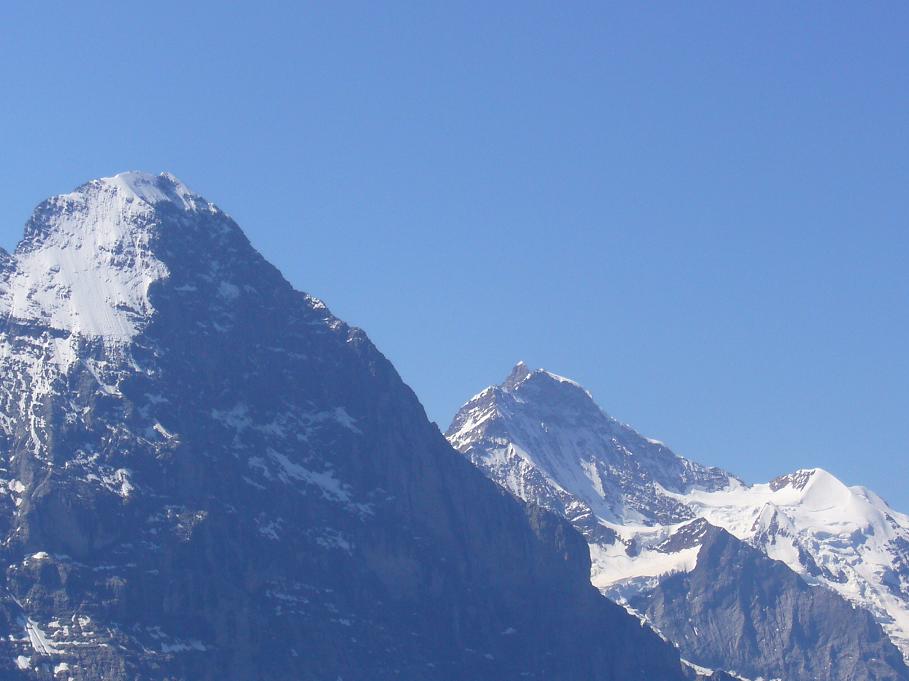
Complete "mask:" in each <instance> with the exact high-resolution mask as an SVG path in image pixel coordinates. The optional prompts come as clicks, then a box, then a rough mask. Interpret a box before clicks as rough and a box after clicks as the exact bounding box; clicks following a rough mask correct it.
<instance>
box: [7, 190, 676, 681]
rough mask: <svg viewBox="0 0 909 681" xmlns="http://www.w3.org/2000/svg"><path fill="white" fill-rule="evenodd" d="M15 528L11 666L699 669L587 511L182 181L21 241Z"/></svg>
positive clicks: (49, 211) (58, 669)
mask: <svg viewBox="0 0 909 681" xmlns="http://www.w3.org/2000/svg"><path fill="white" fill-rule="evenodd" d="M288 209H290V208H288ZM0 538H2V543H0V559H2V561H3V565H4V566H5V568H4V571H3V573H2V578H0V636H2V640H0V678H3V679H17V678H23V679H28V678H32V679H34V678H37V679H42V680H49V679H55V680H57V681H60V680H61V679H70V680H72V681H98V680H99V679H103V680H106V681H126V680H129V681H165V680H169V681H176V680H179V681H206V680H212V681H213V680H215V679H217V680H218V681H233V680H236V681H241V680H242V681H248V680H250V679H259V680H263V681H269V680H275V681H277V680H278V679H281V680H284V679H301V680H313V681H315V680H319V681H324V680H331V681H336V680H338V681H340V680H344V681H357V680H360V679H362V680H366V679H369V680H371V681H372V680H382V679H404V680H416V679H420V680H423V679H426V680H430V681H431V680H440V681H441V680H452V681H454V680H456V679H457V680H460V679H481V680H482V679H489V680H493V679H495V680H498V679H564V680H566V681H575V680H578V679H601V680H613V679H615V680H618V679H622V680H633V679H638V680H641V681H644V680H648V681H653V680H654V679H665V680H667V681H675V680H680V679H682V678H683V671H682V666H681V664H680V662H679V657H678V653H677V651H675V650H674V649H673V648H672V647H671V646H669V645H667V644H665V643H664V642H663V641H662V640H661V639H660V638H659V637H658V636H657V635H656V634H655V633H653V632H652V631H651V630H650V629H649V628H647V627H642V626H641V624H640V623H639V621H638V620H637V619H635V618H633V617H631V616H629V615H628V614H627V613H626V612H625V611H624V610H623V609H621V608H619V607H618V606H616V605H614V604H612V603H610V602H609V601H607V600H606V599H605V598H603V597H602V596H601V595H600V594H599V593H598V592H597V591H596V590H595V589H594V588H593V587H592V586H591V585H590V583H589V570H590V563H589V558H588V551H587V547H586V545H585V543H584V541H583V539H582V538H581V537H580V536H579V535H578V534H577V533H576V532H575V531H574V530H573V529H572V528H571V527H570V526H569V524H568V523H566V522H564V521H563V520H561V519H559V518H557V517H555V516H554V515H552V514H550V513H548V512H546V511H543V510H541V509H539V508H538V507H535V506H528V505H524V504H522V503H520V502H518V501H516V500H515V499H513V498H512V497H511V496H510V495H508V494H506V493H504V492H503V491H502V490H501V489H500V488H498V487H497V486H496V485H494V484H493V483H491V482H490V481H488V480H487V479H486V478H485V477H484V476H483V475H482V474H481V473H480V472H479V471H477V470H476V469H475V468H474V467H473V466H471V465H470V464H469V463H468V462H467V461H465V460H464V459H463V457H461V456H459V455H457V454H456V453H455V452H454V451H453V450H452V449H451V447H450V446H449V445H448V443H447V442H446V441H445V439H444V438H443V437H442V435H441V434H440V433H439V432H438V430H437V429H436V428H435V427H434V426H432V425H431V424H430V423H429V422H428V421H427V419H426V417H425V414H424V412H423V409H422V407H421V406H420V404H419V402H418V401H417V399H416V397H415V396H414V395H413V393H412V392H411V391H410V390H409V389H408V388H407V386H405V385H404V384H403V383H402V381H401V379H400V378H399V377H398V375H397V373H396V372H395V370H394V368H393V367H392V366H391V364H390V363H389V362H388V361H387V360H386V359H385V358H384V357H383V356H382V355H381V354H380V353H379V352H378V350H376V348H375V347H374V346H373V345H372V343H370V341H369V339H368V338H367V337H366V335H365V334H364V333H363V332H362V331H360V330H359V329H355V328H351V327H349V326H347V325H346V324H344V323H343V322H342V321H340V320H338V319H336V318H335V317H333V316H332V315H331V313H330V312H329V311H328V310H327V308H326V307H325V305H324V304H322V303H321V302H320V301H319V300H317V299H315V298H313V297H311V296H308V295H306V294H303V293H299V292H297V291H295V290H293V288H292V287H291V286H290V285H289V284H288V283H287V282H286V281H285V280H284V279H283V278H282V277H281V275H280V273H279V272H278V271H277V270H276V269H275V268H274V267H272V266H271V265H270V264H268V263H267V262H266V261H265V260H264V259H263V258H262V257H261V256H260V255H259V254H258V253H257V252H256V251H255V250H253V248H252V247H251V246H250V244H249V242H248V241H247V239H246V237H245V236H244V235H243V233H242V232H241V231H240V229H239V227H238V226H237V225H236V224H235V223H234V222H233V220H231V219H230V217H228V216H227V215H226V214H225V213H224V212H222V211H221V210H220V209H218V208H217V207H216V206H214V205H213V204H211V203H209V202H208V201H207V200H205V199H204V198H202V197H201V196H198V195H197V194H195V193H193V192H192V191H190V190H189V189H188V188H187V187H186V186H184V185H183V184H182V183H180V182H179V181H178V180H176V179H175V178H174V177H172V176H170V175H160V176H151V175H146V174H142V173H126V174H123V175H118V176H115V177H111V178H105V179H101V180H95V181H92V182H89V183H88V184H86V185H83V186H82V187H79V188H78V189H77V190H75V191H74V192H72V193H69V194H64V195H62V196H57V197H54V198H52V199H50V200H48V201H46V202H44V203H42V204H41V205H40V206H38V208H37V209H36V210H35V213H34V215H33V216H32V218H31V220H30V221H29V223H28V225H27V227H26V232H25V237H24V239H23V240H22V242H21V243H20V244H19V246H18V248H17V249H16V251H15V253H14V254H12V255H10V254H7V253H5V252H4V253H2V254H0Z"/></svg>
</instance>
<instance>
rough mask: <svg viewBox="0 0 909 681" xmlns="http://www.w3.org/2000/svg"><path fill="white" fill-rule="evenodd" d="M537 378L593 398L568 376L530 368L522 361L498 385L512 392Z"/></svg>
mask: <svg viewBox="0 0 909 681" xmlns="http://www.w3.org/2000/svg"><path fill="white" fill-rule="evenodd" d="M538 379H542V380H543V381H544V382H546V383H550V384H554V385H562V386H565V387H570V388H572V389H576V390H580V391H581V392H583V393H584V394H585V395H586V396H587V397H589V398H591V399H593V396H592V395H591V394H590V392H589V391H588V390H587V389H586V388H584V387H583V386H582V385H581V384H580V383H578V382H577V381H573V380H571V379H570V378H565V377H564V376H560V375H559V374H554V373H552V372H551V371H546V369H531V368H529V367H528V366H527V365H526V364H525V363H524V362H523V361H521V362H518V363H517V364H515V366H514V368H513V369H512V370H511V373H510V374H508V377H507V378H506V379H505V381H504V382H503V383H502V384H501V385H500V386H499V387H500V388H501V389H502V390H505V391H506V392H512V391H514V390H517V389H518V388H520V387H521V386H522V385H524V384H525V383H527V382H528V381H534V382H536V381H537V380H538Z"/></svg>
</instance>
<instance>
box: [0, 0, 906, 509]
mask: <svg viewBox="0 0 909 681" xmlns="http://www.w3.org/2000/svg"><path fill="white" fill-rule="evenodd" d="M17 4H20V5H21V6H19V7H12V5H13V3H7V4H6V5H4V6H3V8H2V9H0V57H2V58H0V87H2V93H3V96H2V98H0V131H2V132H0V135H2V159H3V162H2V163H0V244H2V245H3V246H5V247H7V248H12V247H13V246H14V245H15V243H16V241H17V240H18V238H19V236H20V234H21V230H22V225H23V223H24V222H25V220H26V219H27V217H28V215H29V213H30V211H31V209H32V207H33V206H34V205H35V204H36V203H38V202H39V201H40V200H41V199H42V198H44V197H46V196H48V195H50V194H55V193H59V192H63V191H68V190H70V189H71V188H73V187H74V186H76V185H78V184H80V183H82V182H83V181H85V180H87V179H90V178H92V177H96V176H104V175H110V174H113V173H115V172H119V171H122V170H127V169H143V170H149V171H160V170H165V169H166V170H169V171H171V172H173V173H174V174H176V175H177V176H178V177H180V178H181V179H183V180H184V181H185V182H187V183H188V184H189V185H190V186H191V187H193V188H195V189H196V190H197V191H199V192H201V193H203V194H205V195H206V196H208V197H209V198H210V199H212V200H214V201H215V202H217V203H218V204H219V205H221V206H222V207H223V208H224V209H225V210H227V211H228V212H230V213H231V214H232V215H233V216H234V217H235V218H236V219H237V220H238V222H239V223H240V224H241V225H242V226H243V227H244V229H245V230H246V231H247V234H248V235H249V237H250V239H251V240H252V242H253V243H254V244H255V245H256V246H257V247H258V248H259V249H260V250H261V251H262V252H263V253H264V254H265V255H266V256H267V257H268V258H269V259H271V260H272V261H273V262H274V263H275V264H277V265H278V266H279V267H280V268H281V269H282V271H283V272H284V273H285V275H286V276H287V277H288V278H289V279H290V280H291V281H292V282H293V283H294V284H295V285H296V286H297V287H298V288H301V289H303V290H306V291H309V292H312V293H314V294H316V295H318V296H320V297H322V298H324V299H325V300H326V302H327V303H328V304H329V306H330V307H331V308H332V310H333V311H334V312H335V313H336V314H338V315H339V316H341V317H343V318H345V319H346V320H348V321H350V322H352V323H354V324H357V325H359V326H362V327H364V328H365V329H366V330H367V331H368V332H369V334H370V336H371V337H372V338H373V340H374V341H375V342H376V343H377V344H378V346H379V347H380V348H381V349H382V350H383V351H384V352H385V353H386V355H388V356H389V358H390V359H392V361H394V363H395V364H396V365H397V367H398V369H399V371H400V372H401V374H402V376H403V377H404V379H405V380H406V381H407V382H408V383H409V384H410V385H411V386H412V387H413V388H414V390H415V391H416V392H417V393H418V395H419V396H420V397H421V399H422V400H423V402H424V404H425V405H426V408H427V411H428V413H429V415H430V417H431V418H432V419H434V420H436V421H437V422H439V423H440V425H442V427H443V429H444V426H446V425H447V423H448V420H449V419H450V417H451V415H452V414H453V412H454V411H455V410H456V408H457V407H458V405H459V403H460V402H462V401H463V400H464V399H466V398H467V397H469V396H470V395H471V394H473V393H475V392H477V391H479V390H480V389H481V388H483V387H484V386H485V385H487V384H489V383H492V382H498V381H499V380H501V379H502V378H503V377H504V375H505V374H506V373H507V372H508V371H509V369H510V367H511V365H512V364H514V362H515V361H516V360H518V359H524V360H525V361H527V362H528V364H531V365H534V366H545V367H547V368H549V369H551V370H553V371H556V372H558V373H562V374H565V375H568V376H571V377H573V378H576V379H577V380H579V381H581V382H582V383H584V384H585V385H586V386H587V387H589V388H590V389H591V390H592V391H593V393H594V395H595V397H596V398H597V399H598V401H599V402H600V403H601V405H602V406H603V407H604V408H606V409H607V410H608V411H609V412H610V413H612V414H613V415H614V416H616V417H618V418H620V419H622V420H624V421H627V422H629V423H632V424H633V425H635V426H636V427H637V428H639V429H640V430H642V431H643V432H644V433H646V434H647V435H650V436H653V437H657V438H660V439H662V440H665V441H666V442H668V443H669V444H670V445H672V446H673V447H674V448H675V449H676V450H677V451H678V452H679V453H681V454H684V455H687V456H690V457H692V458H695V459H698V460H700V461H703V462H706V463H711V464H718V465H722V466H724V467H726V468H728V469H730V470H732V471H734V472H736V473H738V474H740V475H742V476H743V477H745V478H746V479H748V480H751V481H759V480H764V479H767V478H769V477H771V476H774V475H777V474H779V473H783V472H786V471H789V470H791V469H793V468H797V467H807V466H822V467H824V468H827V469H829V470H831V471H832V472H834V473H835V474H837V475H839V476H840V477H841V478H843V479H844V480H845V481H846V482H849V483H853V484H859V483H860V484H866V485H868V486H870V487H872V488H873V489H875V490H877V491H878V492H880V493H881V494H883V495H884V496H885V497H886V498H888V499H889V500H890V501H891V502H892V503H893V504H894V505H896V506H897V507H898V508H901V509H902V510H904V511H909V489H907V486H906V481H907V480H909V418H907V414H909V359H907V348H909V268H907V261H909V192H907V187H909V87H907V86H909V5H906V4H905V3H896V2H894V3H877V2H869V3H838V2H823V3H822V2H806V3H799V4H798V6H793V5H794V4H793V3H776V2H771V3H751V4H745V3H726V2H716V3H709V2H703V3H684V4H683V3H647V4H644V3H626V4H624V5H622V6H620V5H618V4H611V3H600V2H597V3H582V2H579V3H496V4H495V6H490V5H492V4H493V3H466V4H453V3H444V4H443V3H400V4H398V3H393V4H386V3H362V4H358V3H343V2H339V3H321V4H319V5H310V6H305V5H304V3H287V4H286V5H284V6H280V5H279V4H273V5H270V4H268V3H255V4H252V3H250V4H248V5H246V4H240V3H204V2H199V3H168V2H156V3H118V4H117V5H114V4H113V3H92V2H87V3H64V2H60V3H40V6H39V3H30V4H27V3H17Z"/></svg>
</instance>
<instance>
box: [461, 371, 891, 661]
mask: <svg viewBox="0 0 909 681" xmlns="http://www.w3.org/2000/svg"><path fill="white" fill-rule="evenodd" d="M447 437H448V438H449V440H450V442H451V443H452V444H453V445H454V446H455V448H456V449H458V450H459V451H461V452H462V453H464V454H465V455H466V456H467V457H468V458H469V459H470V460H471V461H473V462H474V463H475V464H476V465H477V466H479V467H480V468H481V469H483V470H484V471H485V472H486V473H487V475H489V476H490V477H491V478H492V479H494V480H496V481H498V482H499V483H500V484H501V485H503V486H504V487H506V488H507V489H509V490H510V491H511V492H512V493H514V494H516V495H517V496H519V497H521V498H523V499H525V500H528V501H532V502H534V503H536V504H539V505H542V506H544V507H546V508H548V509H550V510H552V511H555V512H557V513H560V514H562V515H563V516H565V517H566V518H568V519H569V520H571V521H572V522H573V523H574V524H575V526H576V527H577V528H578V529H579V530H581V531H582V532H583V533H584V534H585V536H586V537H587V539H588V541H589V542H590V545H591V555H592V557H593V580H594V583H595V585H597V586H599V587H600V588H602V589H603V590H604V591H606V592H608V593H610V594H612V595H614V596H616V597H625V596H627V595H629V594H630V593H634V592H635V590H637V589H641V588H650V587H651V586H652V585H653V580H654V579H655V578H656V577H657V576H659V575H660V574H666V573H670V572H678V571H682V572H688V571H690V570H691V569H693V566H694V565H696V556H697V552H698V550H699V549H698V546H695V545H691V543H690V542H682V541H680V540H679V538H678V536H679V533H680V532H682V533H684V534H685V536H686V537H687V536H688V535H689V534H690V532H688V531H687V530H685V528H688V527H690V526H691V523H692V521H695V520H696V519H703V520H706V521H707V522H708V523H709V524H710V525H712V526H715V527H717V528H721V529H723V530H725V531H727V532H728V533H730V534H731V535H732V536H734V537H736V538H738V539H739V540H741V541H744V542H746V543H748V544H751V545H752V546H754V547H756V548H759V549H760V550H761V551H763V552H764V553H765V554H767V555H768V556H769V557H771V558H774V559H776V560H779V561H782V562H783V563H785V564H786V565H787V566H789V567H790V568H791V569H792V570H793V571H794V572H796V573H798V574H800V575H801V576H802V577H803V578H804V580H805V581H807V582H809V583H812V584H824V585H826V586H827V587H830V588H832V589H833V590H835V591H837V592H838V593H840V594H841V595H842V596H844V597H845V598H846V599H847V600H849V601H851V602H852V603H854V604H856V605H859V606H861V607H864V608H866V609H867V610H869V611H870V612H871V613H872V614H873V615H874V616H875V617H876V618H877V620H878V622H880V623H881V625H882V626H883V627H884V629H885V630H886V632H887V633H888V634H889V635H890V637H891V639H892V640H893V641H894V643H896V644H897V645H898V646H899V647H900V648H901V649H902V651H903V653H904V655H907V657H909V516H906V515H904V514H901V513H898V512H896V511H894V510H893V509H892V508H890V506H889V505H888V504H887V503H886V502H885V501H884V500H883V499H881V498H880V497H879V496H878V495H876V494H874V493H873V492H871V491H870V490H867V489H865V488H864V487H850V486H847V485H845V484H844V483H843V482H841V481H840V480H839V479H837V478H836V477H835V476H834V475H832V474H831V473H829V472H828V471H825V470H823V469H821V468H805V469H799V470H796V471H794V472H792V473H789V474H787V475H782V476H780V477H777V478H775V479H774V480H772V481H770V482H769V483H764V484H750V485H749V484H745V483H744V482H742V481H741V480H739V479H737V478H736V477H734V476H732V475H730V474H728V473H726V472H724V471H721V470H719V469H715V468H708V467H705V466H702V465H700V464H697V463H695V462H692V461H689V460H687V459H684V458H682V457H679V456H677V455H675V454H674V453H673V452H672V451H671V450H669V449H668V448H667V447H666V446H665V445H663V444H662V443H659V442H658V441H656V440H652V439H650V438H646V437H643V436H642V435H640V434H638V433H637V432H635V431H634V430H633V429H632V428H630V427H629V426H627V425H625V424H622V423H620V422H619V421H617V420H615V419H614V418H612V417H610V416H608V415H607V414H606V413H605V412H603V411H602V410H601V409H600V408H599V407H598V406H597V405H596V403H595V402H594V401H593V399H592V397H591V396H590V393H588V392H587V391H586V390H584V389H583V388H581V387H580V386H579V385H578V384H577V383H575V382H574V381H571V380H569V379H565V378H562V377H559V376H556V375H554V374H551V373H549V372H546V371H544V370H535V371H534V370H530V369H529V368H527V367H526V366H525V365H524V364H523V363H520V364H518V365H517V366H516V367H515V368H514V369H513V370H512V372H511V374H510V375H509V377H508V378H507V379H506V381H505V382H504V383H502V384H501V385H499V386H492V387H490V388H487V389H486V390H484V391H483V392H482V393H480V394H479V395H477V396H475V397H474V398H472V399H471V400H470V401H469V402H467V403H466V404H465V405H464V406H463V407H462V408H461V409H460V410H459V412H458V414H457V415H456V416H455V418H454V420H453V421H452V424H451V427H450V428H449V430H448V432H447ZM673 547H675V548H673Z"/></svg>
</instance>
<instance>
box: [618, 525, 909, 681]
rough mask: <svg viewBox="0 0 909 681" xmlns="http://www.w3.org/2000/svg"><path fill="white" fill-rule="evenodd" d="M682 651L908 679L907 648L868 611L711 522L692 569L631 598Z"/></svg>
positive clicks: (738, 667)
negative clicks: (903, 651)
mask: <svg viewBox="0 0 909 681" xmlns="http://www.w3.org/2000/svg"><path fill="white" fill-rule="evenodd" d="M631 605H632V606H633V607H635V608H637V609H639V610H640V611H641V612H643V613H645V614H646V617H647V619H648V620H649V621H651V622H654V623H656V625H657V626H658V627H659V628H660V631H661V632H662V633H663V634H664V635H665V636H667V637H668V638H669V639H670V640H672V641H675V642H676V643H677V644H678V646H679V648H680V649H681V651H682V654H683V655H684V656H685V657H686V658H688V659H692V660H698V662H699V663H701V664H703V665H705V666H708V667H721V668H725V669H733V670H735V671H736V672H737V673H738V674H741V675H743V676H745V677H748V678H756V677H764V678H779V679H825V680H827V681H884V680H886V679H890V680H896V679H905V678H907V676H909V675H907V672H906V670H905V667H904V666H903V662H902V658H901V656H900V653H899V651H898V650H897V649H896V647H895V646H893V645H892V643H891V642H890V641H889V640H888V639H887V637H886V634H884V632H883V630H882V629H881V627H880V625H879V624H878V623H877V622H875V621H874V618H873V617H872V616H871V614H870V613H868V612H867V611H865V610H861V609H856V608H853V607H852V606H851V605H850V604H849V603H848V602H847V601H845V600H844V599H843V598H841V597H840V596H839V595H837V594H836V593H835V592H833V591H831V590H829V589H827V588H825V587H812V586H809V585H808V584H807V583H806V582H805V581H804V580H803V579H801V578H800V577H799V576H798V575H797V574H796V573H795V572H793V571H792V570H790V569H789V568H788V567H787V566H786V565H784V564H783V563H781V562H779V561H775V560H773V559H771V558H768V557H767V556H766V555H765V554H764V553H762V552H761V551H759V550H757V549H755V548H753V547H751V546H749V545H748V544H746V543H744V542H742V541H740V540H738V539H736V538H735V537H733V536H732V535H731V534H729V533H728V532H726V531H725V530H721V529H719V528H715V527H711V526H708V529H707V531H706V532H705V536H704V537H703V539H702V546H701V548H700V551H699V553H698V559H697V565H696V566H695V567H694V569H692V570H691V571H690V572H687V573H686V572H679V573H676V574H673V575H671V576H668V577H666V578H665V579H663V580H661V581H660V582H659V584H658V585H657V586H656V587H655V588H654V589H652V590H650V591H647V592H644V593H643V594H642V595H640V596H638V597H637V598H634V599H632V600H631Z"/></svg>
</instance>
